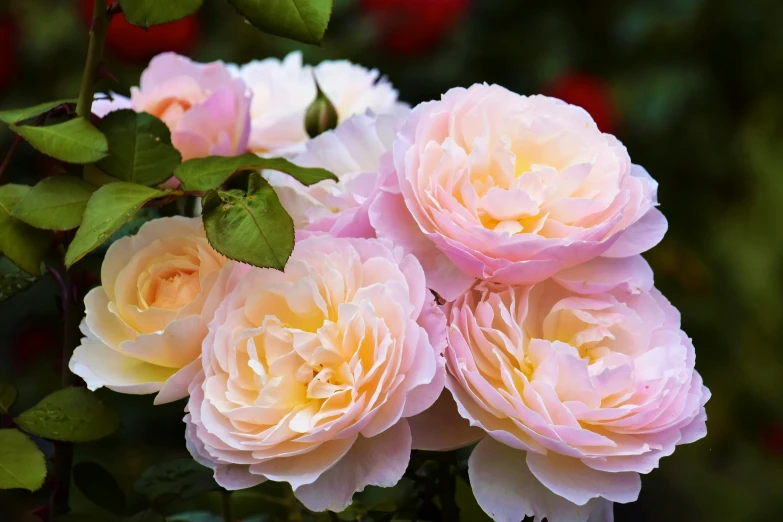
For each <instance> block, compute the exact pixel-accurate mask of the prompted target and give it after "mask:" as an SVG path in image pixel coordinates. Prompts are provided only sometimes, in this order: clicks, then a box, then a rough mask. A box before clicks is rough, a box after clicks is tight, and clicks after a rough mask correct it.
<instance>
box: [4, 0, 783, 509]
mask: <svg viewBox="0 0 783 522" xmlns="http://www.w3.org/2000/svg"><path fill="white" fill-rule="evenodd" d="M204 4H205V5H204V8H203V9H202V11H201V12H200V13H199V14H198V16H197V17H191V18H187V19H185V20H182V21H180V22H176V23H174V24H170V25H168V26H161V27H156V28H154V29H152V30H150V31H148V32H145V31H143V30H141V29H139V28H136V27H133V26H130V25H129V24H127V23H126V22H125V21H124V19H122V18H121V17H117V18H115V20H114V21H113V24H112V27H111V30H110V34H109V40H108V50H107V58H106V61H105V63H106V65H107V69H108V71H110V72H111V74H112V75H113V78H114V79H111V78H108V77H107V78H106V79H105V80H104V81H103V83H102V88H103V89H112V90H114V91H117V92H120V93H124V94H125V93H127V92H128V90H129V88H130V86H132V85H135V84H136V83H137V82H138V77H139V74H140V72H141V71H142V69H143V68H144V66H145V63H146V61H148V60H149V58H150V57H151V56H153V55H155V54H157V53H159V52H161V51H165V50H174V51H177V52H180V53H184V54H187V55H189V56H191V57H193V58H194V59H197V60H200V61H211V60H218V59H222V60H225V61H228V62H238V63H243V62H246V61H249V60H252V59H261V58H265V57H269V56H277V57H282V56H284V55H285V54H287V53H288V52H290V51H292V50H295V49H301V51H302V52H303V54H304V58H305V61H306V62H309V63H317V62H319V61H321V60H323V59H343V58H344V59H349V60H351V61H355V62H357V63H360V64H363V65H365V66H367V67H374V68H378V69H379V70H380V71H381V72H382V73H383V74H384V75H386V76H388V78H389V79H390V80H391V81H392V83H393V84H394V85H395V86H396V88H397V89H398V90H399V92H400V98H401V99H402V100H404V101H406V102H408V103H410V104H411V105H415V104H416V103H418V102H421V101H424V100H429V99H433V98H437V97H439V96H440V95H441V94H442V93H443V92H445V91H446V90H447V89H448V88H450V87H453V86H469V85H470V84H472V83H475V82H489V83H498V84H501V85H503V86H505V87H507V88H509V89H511V90H513V91H516V92H519V93H522V94H533V93H544V94H550V95H553V96H557V97H560V98H562V99H564V100H566V101H569V102H571V103H574V104H577V105H581V106H582V107H584V108H585V109H587V110H588V111H589V112H590V113H591V114H592V115H593V117H594V118H595V120H596V122H597V123H598V125H599V127H601V128H602V130H604V131H606V132H610V133H613V134H616V135H617V136H618V137H619V138H620V140H621V141H622V142H623V143H624V144H625V145H626V146H627V147H628V149H629V151H630V154H631V158H632V159H633V161H634V162H635V163H639V164H641V165H643V166H644V167H645V168H646V169H647V170H648V171H649V172H650V174H651V175H652V176H653V177H655V178H656V179H657V180H658V181H659V182H660V191H659V197H660V201H661V209H662V210H663V212H664V213H665V214H666V216H667V217H668V219H669V233H668V234H667V236H666V238H665V239H664V240H663V242H662V243H661V244H660V245H659V246H658V247H656V248H655V249H653V250H652V251H651V252H649V253H648V254H646V257H647V259H648V260H649V261H650V263H651V264H652V266H653V268H654V270H655V273H656V282H657V285H658V287H659V288H660V289H661V290H662V291H663V293H664V294H665V295H666V296H667V297H668V298H669V299H670V300H671V301H672V302H673V303H674V305H675V306H677V307H678V308H679V309H680V310H681V312H682V318H683V328H684V330H685V331H686V332H687V333H688V334H689V335H690V336H691V337H693V340H694V344H695V345H696V349H697V369H698V370H699V371H700V372H701V374H702V375H703V377H704V380H705V383H706V384H707V386H708V387H709V388H710V389H711V390H712V393H713V398H712V400H711V401H710V402H709V403H708V405H707V411H708V414H709V422H708V428H709V435H708V436H707V438H706V439H705V440H702V441H700V442H698V443H696V444H692V445H688V446H685V447H680V448H679V449H678V450H677V451H676V453H675V454H674V455H673V456H671V457H668V458H665V459H664V460H663V461H662V466H661V468H660V469H658V470H655V471H654V472H653V473H651V474H650V475H647V476H645V477H644V479H643V485H644V487H643V489H642V494H641V497H640V499H639V501H638V502H637V503H635V504H632V505H629V506H621V505H618V506H617V507H616V509H615V514H616V519H617V520H618V522H627V521H639V522H646V521H650V522H652V521H660V520H665V521H670V522H679V521H683V522H685V521H688V522H695V521H705V522H706V521H711V522H712V521H754V522H764V521H773V520H774V521H777V520H781V513H782V512H783V494H781V492H783V391H782V390H783V342H782V340H783V31H781V30H780V27H781V23H782V22H783V2H781V1H780V0H593V1H592V2H589V3H583V2H574V1H573V0H549V1H548V2H533V1H525V0H336V1H335V4H336V7H335V12H334V15H333V17H332V23H331V25H330V27H329V30H328V32H327V37H326V40H325V42H324V44H323V46H322V47H320V48H318V47H310V46H298V45H297V44H295V43H293V42H291V41H287V40H283V39H279V38H275V37H270V36H265V35H262V34H260V33H259V32H258V31H256V30H255V29H253V28H252V27H250V26H248V25H246V24H245V23H244V22H243V20H242V19H241V18H240V17H239V16H238V15H236V14H235V13H234V11H233V10H232V9H231V8H230V7H228V5H227V4H226V3H225V2H218V1H215V0H206V1H205V2H204ZM91 5H92V0H2V2H0V108H7V107H15V106H26V105H31V104H34V103H37V102H41V101H45V100H49V99H56V98H65V97H73V96H75V95H76V93H77V92H78V85H79V81H80V76H81V70H82V67H83V60H84V56H85V52H86V44H87V38H86V31H87V26H88V22H87V21H88V20H89V18H90V11H91ZM12 141H13V137H12V135H11V133H10V132H9V131H7V130H6V129H0V156H4V155H5V151H7V150H8V149H9V147H10V146H11V143H12ZM62 168H63V167H62V165H59V164H57V163H56V162H54V161H52V160H47V159H45V158H42V157H40V156H36V155H34V154H33V153H32V149H30V148H29V147H28V146H27V145H26V144H23V145H22V147H21V148H20V150H19V152H18V154H17V155H16V157H15V159H14V161H13V164H12V165H11V167H10V171H9V173H8V175H9V176H10V177H11V178H13V179H16V180H21V179H33V180H34V179H36V178H40V177H44V176H47V175H51V174H53V173H56V172H58V169H62ZM56 291H57V285H56V284H55V283H54V282H53V281H51V280H49V279H48V278H43V279H42V280H41V281H39V282H37V283H35V284H34V285H33V286H31V288H30V289H29V290H27V291H26V292H24V293H21V294H17V295H16V296H14V297H12V298H11V299H8V300H6V301H3V302H2V303H0V380H5V381H9V382H11V383H13V384H14V385H16V386H17V387H18V388H19V391H20V407H22V408H23V407H25V406H29V405H31V404H34V403H35V402H37V401H38V400H39V399H40V398H41V397H43V395H44V394H45V393H47V392H49V391H53V390H54V389H56V388H57V386H58V377H57V375H58V374H57V372H58V369H57V368H58V365H59V360H58V354H59V345H60V340H59V331H60V329H59V327H58V326H57V323H58V321H59V319H58V310H57V301H56ZM101 397H102V398H103V399H104V400H106V401H107V402H110V403H112V404H113V405H115V406H116V407H117V408H119V409H120V411H121V414H122V418H123V426H124V427H123V429H122V431H121V432H120V433H118V434H117V435H115V436H114V437H112V438H110V439H107V440H105V441H102V442H101V443H96V444H91V445H87V446H79V449H78V451H79V452H81V453H77V456H76V458H77V460H79V459H86V458H89V459H93V460H101V461H102V462H104V464H105V465H106V466H107V467H111V468H113V469H116V470H119V471H117V473H118V479H119V480H120V481H121V482H127V483H132V481H133V480H134V478H135V477H137V476H138V475H139V474H140V473H141V472H142V471H143V470H144V469H146V467H147V466H148V465H149V464H150V463H152V462H155V461H158V460H161V459H163V458H167V457H176V456H182V455H183V452H184V448H183V447H182V424H181V421H180V418H181V415H182V414H181V411H182V408H183V404H182V403H177V404H174V405H170V406H167V407H156V408H154V409H153V408H152V406H151V400H150V399H149V397H123V396H119V395H117V394H112V393H110V392H101ZM118 439H119V441H120V443H118ZM123 474H124V475H123ZM126 475H127V476H126ZM76 494H77V495H78V492H77V493H76ZM1 503H2V501H1V500H0V504H1ZM1 511H2V507H1V506H0V512H1ZM0 520H4V519H3V514H2V513H0Z"/></svg>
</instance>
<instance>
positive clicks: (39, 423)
mask: <svg viewBox="0 0 783 522" xmlns="http://www.w3.org/2000/svg"><path fill="white" fill-rule="evenodd" d="M14 420H15V421H16V424H17V425H19V427H20V428H22V429H23V430H25V431H26V432H28V433H32V434H33V435H38V436H39V437H43V438H45V439H52V440H60V441H65V442H89V441H93V440H98V439H102V438H104V437H108V436H109V435H111V434H112V433H114V432H115V431H117V429H118V428H119V427H120V418H119V416H118V415H117V413H116V412H115V411H114V410H112V409H111V408H109V407H108V406H106V405H104V404H103V403H102V402H101V401H99V400H98V398H97V397H96V396H95V394H94V393H92V392H91V391H89V390H87V389H86V388H64V389H62V390H59V391H56V392H54V393H52V394H51V395H49V396H48V397H46V398H44V399H43V400H42V401H41V402H39V403H38V404H36V405H35V406H33V407H32V408H30V409H29V410H27V411H26V412H24V413H22V414H21V415H19V416H18V417H16V419H14Z"/></svg>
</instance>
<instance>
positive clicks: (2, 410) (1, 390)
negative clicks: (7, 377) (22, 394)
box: [0, 382, 19, 414]
mask: <svg viewBox="0 0 783 522" xmlns="http://www.w3.org/2000/svg"><path fill="white" fill-rule="evenodd" d="M18 395H19V392H17V391H16V388H15V387H14V386H13V385H12V384H8V383H7V382H0V414H8V412H9V411H11V407H12V406H13V405H14V403H15V402H16V397H17V396H18Z"/></svg>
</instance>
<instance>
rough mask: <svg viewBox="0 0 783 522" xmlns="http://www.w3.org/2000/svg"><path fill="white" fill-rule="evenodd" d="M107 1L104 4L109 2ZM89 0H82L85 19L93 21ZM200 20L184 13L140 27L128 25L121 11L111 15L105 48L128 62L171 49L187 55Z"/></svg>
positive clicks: (144, 58) (142, 60)
mask: <svg viewBox="0 0 783 522" xmlns="http://www.w3.org/2000/svg"><path fill="white" fill-rule="evenodd" d="M110 3H111V0H107V2H106V4H107V5H108V4H110ZM92 6H93V1H92V0H82V16H83V18H84V20H85V22H87V23H90V22H91V20H92ZM199 31H200V23H199V20H198V18H197V17H196V15H191V16H187V17H185V18H183V19H181V20H177V21H176V22H171V23H169V24H163V25H154V26H152V27H150V28H149V29H142V28H141V27H137V26H135V25H132V24H130V23H129V22H128V21H127V20H126V19H125V16H124V15H123V14H122V13H119V14H117V15H115V16H114V17H113V18H112V21H111V25H110V26H109V34H108V36H107V37H106V47H107V48H108V49H109V50H110V51H111V52H112V53H113V54H115V55H116V56H117V57H118V58H120V59H122V60H126V61H129V62H146V61H148V60H149V59H150V58H152V57H153V56H155V55H157V54H160V53H163V52H166V51H172V52H175V53H179V54H188V53H189V52H190V51H191V50H192V48H193V45H194V44H195V42H196V38H197V37H198V34H199Z"/></svg>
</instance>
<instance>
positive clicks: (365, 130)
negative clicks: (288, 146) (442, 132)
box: [264, 114, 401, 237]
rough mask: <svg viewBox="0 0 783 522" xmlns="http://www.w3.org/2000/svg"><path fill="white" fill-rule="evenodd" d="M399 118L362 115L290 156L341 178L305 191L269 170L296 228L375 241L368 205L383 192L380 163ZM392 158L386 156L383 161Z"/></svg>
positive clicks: (385, 153)
mask: <svg viewBox="0 0 783 522" xmlns="http://www.w3.org/2000/svg"><path fill="white" fill-rule="evenodd" d="M400 121H401V120H400V118H398V117H396V116H391V115H380V116H375V115H370V114H360V115H357V116H353V117H351V118H350V119H348V120H347V121H345V122H344V123H341V124H340V125H339V126H338V127H337V128H336V129H334V130H332V131H328V132H325V133H323V134H321V135H319V136H317V137H315V138H313V139H312V140H310V141H308V142H307V143H306V145H305V150H304V151H303V152H301V153H299V154H297V155H296V156H294V157H292V158H291V161H292V162H294V163H296V164H297V165H301V166H303V167H320V168H324V169H326V170H328V171H330V172H332V173H333V174H334V175H335V176H337V178H338V180H337V181H332V180H324V181H321V182H318V183H316V184H315V185H311V186H309V187H306V186H304V185H302V184H301V183H299V182H298V181H296V180H295V179H293V178H292V177H291V176H288V175H286V174H283V173H279V172H274V171H266V172H265V173H264V175H265V176H266V178H267V179H268V180H269V182H270V183H271V184H272V186H274V187H275V191H276V192H277V194H278V196H279V197H280V202H281V203H282V204H283V206H284V207H285V209H286V210H287V211H288V213H289V214H290V215H291V217H292V218H293V220H294V225H295V226H296V228H297V229H299V230H302V231H304V232H305V233H312V232H329V233H330V234H331V235H333V236H336V237H375V230H374V229H373V228H372V226H371V225H370V219H369V215H368V211H369V208H370V203H371V202H372V200H373V199H374V197H375V195H376V194H377V192H378V191H379V190H380V185H381V176H380V175H379V171H380V169H381V161H382V158H384V156H385V155H387V153H389V152H391V147H392V143H393V142H394V138H395V136H396V133H397V128H398V127H399V123H400ZM387 159H388V160H390V159H391V158H390V157H389V158H384V161H386V160H387Z"/></svg>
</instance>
